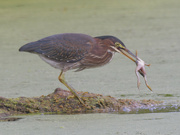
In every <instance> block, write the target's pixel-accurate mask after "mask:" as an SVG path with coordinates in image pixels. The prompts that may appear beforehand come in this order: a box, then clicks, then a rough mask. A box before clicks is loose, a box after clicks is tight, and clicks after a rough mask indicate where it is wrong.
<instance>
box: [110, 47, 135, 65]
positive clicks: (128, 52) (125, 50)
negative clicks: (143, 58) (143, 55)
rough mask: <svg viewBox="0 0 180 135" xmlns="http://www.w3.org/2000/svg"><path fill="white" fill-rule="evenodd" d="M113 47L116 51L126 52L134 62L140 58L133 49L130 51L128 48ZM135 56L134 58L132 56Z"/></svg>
mask: <svg viewBox="0 0 180 135" xmlns="http://www.w3.org/2000/svg"><path fill="white" fill-rule="evenodd" d="M111 48H113V49H114V50H115V51H117V52H119V53H122V54H124V55H125V56H126V57H128V58H129V59H130V60H132V61H133V62H136V61H137V60H138V58H137V56H136V55H134V54H133V53H132V52H131V51H129V50H128V49H127V48H124V49H117V48H116V47H114V46H111ZM131 56H132V57H133V58H132V57H131Z"/></svg>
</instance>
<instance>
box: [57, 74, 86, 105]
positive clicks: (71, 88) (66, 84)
mask: <svg viewBox="0 0 180 135" xmlns="http://www.w3.org/2000/svg"><path fill="white" fill-rule="evenodd" d="M58 79H59V81H60V82H61V83H62V84H64V85H65V86H66V87H67V88H68V89H69V90H70V91H71V92H72V94H73V95H74V96H75V97H76V98H77V99H78V100H79V102H80V103H81V104H83V105H84V106H86V105H85V104H84V102H83V101H82V99H81V98H80V97H79V96H78V94H77V93H76V90H75V89H74V88H73V87H71V86H70V85H68V83H67V82H66V81H65V78H64V74H63V71H61V73H60V75H59V77H58Z"/></svg>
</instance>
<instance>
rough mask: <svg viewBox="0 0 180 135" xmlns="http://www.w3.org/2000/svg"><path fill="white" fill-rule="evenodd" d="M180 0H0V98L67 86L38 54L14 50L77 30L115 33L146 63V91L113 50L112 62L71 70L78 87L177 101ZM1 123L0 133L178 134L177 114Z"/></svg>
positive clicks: (69, 77)
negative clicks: (55, 35) (77, 70)
mask: <svg viewBox="0 0 180 135" xmlns="http://www.w3.org/2000/svg"><path fill="white" fill-rule="evenodd" d="M179 6H180V1H179V0H171V1H169V0H151V1H148V0H144V1H142V0H136V1H132V0H127V1H123V0H112V1H108V0H104V1H100V0H99V1H97V0H91V1H84V0H77V1H73V0H70V1H65V0H61V1H58V0H52V1H51V2H50V1H43V0H31V1H23V0H6V1H3V0H0V16H1V17H0V35H1V36H0V86H1V87H0V96H3V97H7V98H12V97H20V96H26V97H32V96H41V95H47V94H49V93H52V92H53V91H54V89H55V88H57V87H61V88H64V89H66V88H65V87H64V86H63V85H62V84H60V83H59V81H58V79H57V78H58V75H59V73H60V71H58V70H57V69H54V68H52V67H50V66H49V65H47V64H46V63H44V62H43V61H42V60H41V59H40V58H39V57H38V56H37V55H33V54H29V53H20V52H18V49H19V47H21V46H22V45H24V44H26V43H28V42H31V41H35V40H38V39H40V38H43V37H46V36H49V35H53V34H57V33H67V32H76V33H84V34H89V35H92V36H100V35H113V36H116V37H118V38H120V39H121V40H122V41H123V42H124V43H125V45H126V46H127V48H128V49H129V50H131V51H132V52H135V50H138V55H139V57H140V58H142V59H143V60H144V61H145V62H146V63H150V64H151V66H150V68H148V67H147V68H146V70H147V77H148V82H149V85H150V86H151V87H152V89H153V93H151V92H150V91H149V90H148V89H147V88H146V86H145V85H144V81H143V78H141V86H140V90H138V89H137V86H136V83H137V80H136V76H135V73H134V71H135V67H136V66H135V64H134V63H132V62H131V61H130V60H129V59H127V58H126V57H124V56H123V55H122V54H116V55H115V57H114V59H113V60H112V61H111V63H110V64H108V65H106V66H104V67H100V68H96V69H89V70H84V71H82V72H79V73H77V72H73V71H69V72H67V73H66V79H67V81H68V82H69V83H70V84H71V85H72V86H74V88H76V89H77V90H79V91H84V92H85V91H88V92H92V93H100V94H104V95H111V96H114V97H116V98H130V99H136V100H141V99H155V100H163V101H165V102H173V103H176V101H178V100H179V97H180V91H179V83H180V72H179V71H178V69H179V68H178V67H179V66H180V57H179V51H180V46H179V44H178V43H179V42H180V38H179V36H180V27H179V24H180V17H179V12H180V8H179ZM22 117H23V119H21V120H19V121H15V122H1V123H0V135H10V134H17V135H32V134H38V135H40V134H43V135H46V134H47V135H49V134H52V135H59V134H63V135H66V134H67V135H69V134H72V135H73V134H74V135H84V134H87V135H88V134H99V135H106V134H107V135H115V134H120V135H132V134H135V135H152V134H154V135H170V134H171V135H172V134H173V135H175V134H177V135H178V134H180V129H179V121H180V113H179V112H176V113H175V112H174V113H149V114H123V115H122V114H80V115H35V116H34V115H33V116H31V115H30V116H22Z"/></svg>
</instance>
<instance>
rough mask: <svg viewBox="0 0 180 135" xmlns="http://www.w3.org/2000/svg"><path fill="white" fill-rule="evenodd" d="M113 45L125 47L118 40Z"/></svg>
mask: <svg viewBox="0 0 180 135" xmlns="http://www.w3.org/2000/svg"><path fill="white" fill-rule="evenodd" d="M115 46H116V48H119V47H120V48H125V47H124V46H123V45H122V44H121V43H119V42H116V43H115Z"/></svg>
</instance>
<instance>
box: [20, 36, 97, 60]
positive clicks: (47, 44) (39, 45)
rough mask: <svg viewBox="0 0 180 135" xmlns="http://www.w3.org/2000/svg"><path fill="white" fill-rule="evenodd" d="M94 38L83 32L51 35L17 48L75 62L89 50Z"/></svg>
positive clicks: (53, 58)
mask: <svg viewBox="0 0 180 135" xmlns="http://www.w3.org/2000/svg"><path fill="white" fill-rule="evenodd" d="M93 42H94V39H93V38H92V37H90V36H88V35H84V34H72V33H70V34H59V35H53V36H49V37H46V38H43V39H41V40H38V41H36V42H31V43H28V44H26V45H24V46H22V47H21V48H20V49H19V50H20V51H26V52H31V53H38V54H42V55H44V56H45V57H48V58H50V59H52V60H57V61H60V62H76V61H79V60H81V59H82V58H84V56H85V55H86V54H87V53H88V52H89V50H90V48H91V44H93Z"/></svg>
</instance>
